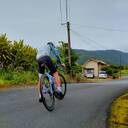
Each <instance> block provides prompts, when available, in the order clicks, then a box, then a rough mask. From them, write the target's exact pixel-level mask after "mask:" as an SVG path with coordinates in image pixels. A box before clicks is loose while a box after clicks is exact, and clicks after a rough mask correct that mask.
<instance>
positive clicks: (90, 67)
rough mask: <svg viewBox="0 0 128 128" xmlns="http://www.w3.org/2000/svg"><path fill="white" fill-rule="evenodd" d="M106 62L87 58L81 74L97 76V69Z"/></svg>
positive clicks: (105, 64)
mask: <svg viewBox="0 0 128 128" xmlns="http://www.w3.org/2000/svg"><path fill="white" fill-rule="evenodd" d="M107 65H108V64H107V63H105V62H104V61H102V60H97V59H89V60H88V61H86V62H85V63H84V64H83V65H82V68H83V74H84V76H86V77H98V76H99V71H100V70H101V69H102V68H103V67H104V66H107Z"/></svg>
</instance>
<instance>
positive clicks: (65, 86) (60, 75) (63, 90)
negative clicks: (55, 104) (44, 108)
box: [55, 73, 67, 100]
mask: <svg viewBox="0 0 128 128" xmlns="http://www.w3.org/2000/svg"><path fill="white" fill-rule="evenodd" d="M59 77H60V81H61V85H60V87H61V89H62V96H61V97H60V96H58V95H55V97H56V98H57V99H60V100H62V99H63V98H64V96H65V94H66V91H67V84H66V80H65V78H64V76H63V75H62V74H60V73H59ZM55 87H56V90H57V85H56V84H55Z"/></svg>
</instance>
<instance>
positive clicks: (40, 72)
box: [37, 57, 45, 102]
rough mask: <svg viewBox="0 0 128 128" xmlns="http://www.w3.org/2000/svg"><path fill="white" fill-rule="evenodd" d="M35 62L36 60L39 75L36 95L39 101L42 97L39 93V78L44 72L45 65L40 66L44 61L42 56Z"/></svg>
mask: <svg viewBox="0 0 128 128" xmlns="http://www.w3.org/2000/svg"><path fill="white" fill-rule="evenodd" d="M37 62H38V76H39V80H38V95H39V102H42V97H41V94H40V79H41V77H42V75H43V74H44V70H45V66H42V64H43V63H44V57H41V58H40V59H38V60H37Z"/></svg>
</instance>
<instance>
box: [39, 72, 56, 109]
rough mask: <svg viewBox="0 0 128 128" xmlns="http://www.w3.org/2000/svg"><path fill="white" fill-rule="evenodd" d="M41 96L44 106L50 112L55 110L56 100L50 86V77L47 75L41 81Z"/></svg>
mask: <svg viewBox="0 0 128 128" xmlns="http://www.w3.org/2000/svg"><path fill="white" fill-rule="evenodd" d="M40 94H41V97H42V99H43V104H44V106H45V108H46V109H47V110H48V111H52V110H54V104H55V98H54V95H53V92H52V88H51V86H50V81H49V78H48V76H47V75H46V74H45V75H44V76H43V78H42V79H41V80H40Z"/></svg>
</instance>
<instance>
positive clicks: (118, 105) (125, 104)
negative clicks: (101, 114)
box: [108, 91, 128, 128]
mask: <svg viewBox="0 0 128 128" xmlns="http://www.w3.org/2000/svg"><path fill="white" fill-rule="evenodd" d="M108 127H109V128H128V91H127V92H126V93H125V94H123V95H122V96H120V97H119V98H117V99H116V100H115V101H114V102H113V103H112V106H111V108H110V115H109V117H108Z"/></svg>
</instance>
